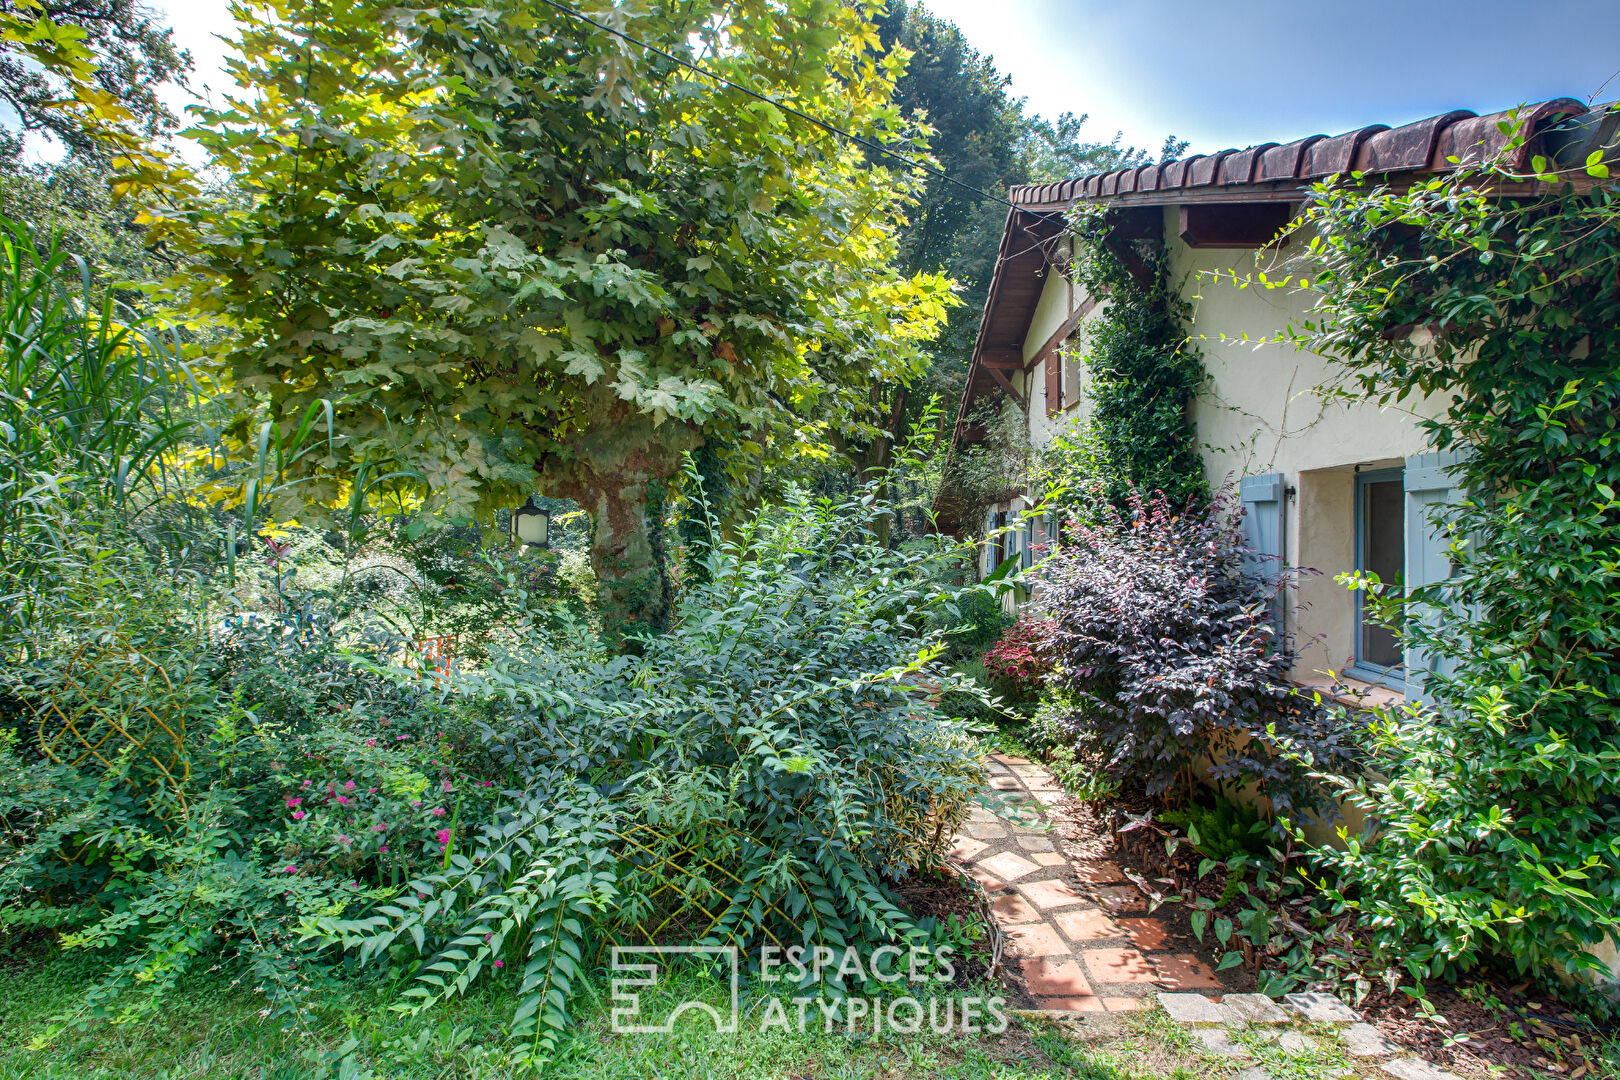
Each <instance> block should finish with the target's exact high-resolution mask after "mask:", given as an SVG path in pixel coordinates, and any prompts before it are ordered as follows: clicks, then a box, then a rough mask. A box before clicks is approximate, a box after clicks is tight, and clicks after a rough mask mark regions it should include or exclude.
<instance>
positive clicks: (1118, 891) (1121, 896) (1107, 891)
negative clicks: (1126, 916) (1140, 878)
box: [1097, 885, 1147, 911]
mask: <svg viewBox="0 0 1620 1080" xmlns="http://www.w3.org/2000/svg"><path fill="white" fill-rule="evenodd" d="M1097 902H1098V903H1099V904H1101V905H1102V906H1103V907H1105V908H1107V909H1108V910H1109V911H1143V910H1146V908H1147V897H1145V896H1143V895H1142V894H1141V893H1139V892H1137V891H1136V889H1135V887H1134V886H1131V885H1103V886H1100V887H1099V888H1098V889H1097Z"/></svg>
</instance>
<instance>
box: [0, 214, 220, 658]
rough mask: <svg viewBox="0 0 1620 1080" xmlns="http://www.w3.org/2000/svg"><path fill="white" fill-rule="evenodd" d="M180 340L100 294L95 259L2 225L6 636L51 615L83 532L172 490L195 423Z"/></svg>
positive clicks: (0, 574)
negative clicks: (48, 585)
mask: <svg viewBox="0 0 1620 1080" xmlns="http://www.w3.org/2000/svg"><path fill="white" fill-rule="evenodd" d="M183 377H184V370H183V368H182V367H181V366H180V365H179V364H178V362H177V361H176V359H175V357H174V354H173V351H172V350H171V348H170V347H169V343H168V342H167V341H166V340H164V338H163V337H162V336H160V335H159V334H156V333H153V332H151V331H149V330H148V329H147V328H146V327H145V326H144V325H143V324H142V323H141V322H140V320H138V319H136V318H134V317H133V316H132V315H131V314H130V313H129V312H128V311H127V310H125V309H122V308H120V307H119V306H118V305H116V304H115V302H114V301H113V300H112V298H111V297H107V296H102V297H101V298H100V299H99V300H98V299H96V297H95V293H94V291H93V288H92V283H91V270H90V266H89V264H87V263H85V262H84V261H83V260H80V259H76V258H74V257H72V256H70V255H69V254H67V253H66V252H64V251H63V250H61V248H60V247H58V246H56V245H55V244H54V243H53V244H52V245H51V246H49V247H47V248H45V249H43V250H42V249H40V248H39V247H38V246H37V245H36V243H35V241H34V238H33V237H32V236H31V235H30V234H29V232H28V231H27V230H25V229H24V228H23V227H22V226H20V225H16V224H14V223H12V222H9V221H5V220H4V219H0V601H3V602H0V610H3V614H0V630H11V629H13V628H15V627H17V626H26V625H29V624H30V623H32V622H35V621H37V620H38V619H39V618H40V613H39V611H37V610H36V609H37V607H38V606H39V605H40V604H41V603H42V602H43V596H42V593H41V592H40V590H39V588H38V586H39V585H40V583H41V581H42V580H44V579H45V578H46V577H47V576H48V573H47V570H46V565H47V564H48V563H49V562H50V561H51V560H53V559H55V558H57V557H58V556H59V555H60V554H61V553H62V552H64V551H65V550H67V549H68V548H69V547H70V541H69V539H68V538H69V536H70V535H71V534H72V533H73V532H74V531H75V529H77V528H78V527H80V525H81V524H83V523H85V522H87V521H91V522H93V521H96V520H98V519H100V518H102V517H104V516H110V518H112V519H115V520H117V521H121V522H125V523H127V522H129V521H130V520H132V519H133V518H134V517H135V516H137V515H139V514H141V513H142V512H143V511H144V510H146V509H148V508H149V507H150V506H151V505H152V504H153V503H154V502H155V501H156V500H157V498H158V497H159V495H160V494H161V492H162V489H163V483H164V472H165V469H164V457H165V455H166V454H169V453H171V452H173V451H174V450H175V449H176V448H177V447H178V446H179V445H180V444H181V442H182V440H183V439H184V438H186V437H187V436H188V435H189V434H190V432H191V430H192V424H191V418H190V416H189V415H188V414H187V413H186V412H185V411H184V409H183V408H182V405H183V396H182V393H181V391H182V390H183V389H184V384H183V383H182V382H181V381H180V380H181V379H183Z"/></svg>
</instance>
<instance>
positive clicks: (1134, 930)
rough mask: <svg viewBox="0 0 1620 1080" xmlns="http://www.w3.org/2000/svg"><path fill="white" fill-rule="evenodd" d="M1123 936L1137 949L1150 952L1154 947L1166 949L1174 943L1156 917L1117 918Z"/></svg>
mask: <svg viewBox="0 0 1620 1080" xmlns="http://www.w3.org/2000/svg"><path fill="white" fill-rule="evenodd" d="M1118 922H1119V925H1120V928H1121V929H1123V930H1124V931H1125V936H1126V937H1128V938H1130V939H1131V944H1132V945H1135V946H1136V947H1137V948H1138V949H1142V950H1145V951H1147V952H1152V951H1153V950H1154V949H1168V948H1171V947H1172V946H1174V945H1175V944H1176V940H1175V939H1174V938H1173V937H1171V936H1170V932H1169V931H1168V930H1166V929H1165V926H1164V924H1163V923H1162V922H1160V921H1159V920H1158V919H1153V918H1147V919H1125V918H1121V919H1119V920H1118Z"/></svg>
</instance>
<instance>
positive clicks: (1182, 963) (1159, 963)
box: [1153, 953, 1222, 990]
mask: <svg viewBox="0 0 1620 1080" xmlns="http://www.w3.org/2000/svg"><path fill="white" fill-rule="evenodd" d="M1153 968H1154V970H1155V971H1156V972H1157V973H1158V976H1159V985H1160V986H1163V987H1164V988H1165V989H1167V990H1220V989H1221V988H1222V986H1221V980H1220V978H1219V977H1218V976H1217V975H1216V974H1215V972H1214V970H1213V969H1211V968H1210V967H1209V965H1208V964H1205V963H1204V962H1203V961H1202V960H1200V959H1198V957H1197V956H1196V955H1194V954H1193V953H1174V954H1160V955H1158V956H1155V957H1154V958H1153Z"/></svg>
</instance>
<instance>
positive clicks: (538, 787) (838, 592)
mask: <svg viewBox="0 0 1620 1080" xmlns="http://www.w3.org/2000/svg"><path fill="white" fill-rule="evenodd" d="M887 512H888V508H886V507H884V506H882V504H880V503H877V502H875V500H874V499H873V498H872V495H871V492H870V491H868V492H866V493H865V494H864V495H863V497H861V498H858V499H855V500H852V501H849V502H846V503H842V504H834V503H831V502H817V501H814V500H811V499H810V498H808V497H807V496H803V495H800V496H798V497H796V498H795V499H794V500H793V501H791V502H790V503H789V504H787V505H786V506H784V507H781V508H779V509H775V510H766V511H761V512H760V513H758V514H757V515H755V516H753V517H752V518H750V519H749V520H747V521H745V522H743V523H742V524H741V525H740V526H739V528H738V530H737V536H736V538H735V539H734V540H729V541H725V542H722V543H719V544H716V545H714V546H713V547H711V548H710V549H709V550H708V551H707V552H706V554H705V556H704V558H705V562H706V571H707V572H706V574H705V575H704V580H703V584H701V585H699V586H697V587H694V588H692V589H691V590H689V591H688V592H687V593H685V594H684V595H683V597H682V599H681V602H680V604H679V605H678V607H677V609H676V613H675V618H674V620H673V622H672V625H671V626H670V628H669V629H668V631H667V632H666V633H664V634H662V635H659V636H656V637H651V638H648V639H646V640H644V641H643V642H641V650H640V653H639V654H638V655H622V654H621V655H614V656H609V655H606V654H604V653H603V652H601V651H600V650H599V649H592V648H590V647H589V646H588V645H585V644H582V643H580V642H578V641H577V640H570V639H569V637H568V635H567V634H562V635H555V636H552V637H549V638H546V637H539V638H528V637H526V638H520V639H518V640H517V641H516V642H515V643H514V644H513V646H512V647H510V648H507V649H504V650H496V651H495V652H494V653H493V654H492V656H491V659H490V662H489V664H488V665H487V666H486V667H485V668H484V669H482V670H480V671H478V672H473V673H468V674H465V675H462V676H460V677H459V678H457V679H455V681H454V683H453V690H454V693H455V694H456V695H457V696H458V697H462V698H465V699H468V700H470V701H474V702H483V703H485V704H484V706H483V708H484V709H485V710H486V714H485V719H483V720H482V722H481V727H482V731H483V737H484V740H485V744H486V746H485V752H486V753H488V754H489V755H491V756H492V757H493V758H494V760H495V761H497V762H499V763H500V764H501V767H502V768H504V769H506V770H510V773H511V775H512V777H513V780H512V787H513V788H514V789H515V790H514V791H513V792H512V793H511V798H512V801H511V802H509V803H508V804H507V805H506V806H505V807H504V808H503V809H502V811H501V812H500V813H499V814H497V815H496V816H494V817H493V818H491V819H488V820H486V822H485V823H484V824H483V825H482V826H480V830H479V835H478V838H477V840H476V841H475V842H474V844H473V846H472V847H471V848H470V849H469V850H467V851H465V852H456V853H452V854H451V855H450V856H448V858H447V862H446V866H445V867H444V868H443V869H442V870H438V871H436V872H434V873H432V874H419V875H417V876H415V877H413V878H412V879H411V880H410V881H409V883H408V885H407V888H406V890H405V892H404V893H402V894H401V895H400V896H398V897H397V898H395V899H394V900H393V901H392V903H391V904H389V905H385V906H383V907H381V908H379V909H377V911H376V913H375V914H372V915H369V916H367V917H365V918H360V919H352V918H351V919H327V920H319V921H318V923H317V924H318V925H319V926H320V927H321V928H323V930H324V932H325V933H326V934H328V935H330V936H331V937H332V938H333V939H335V940H338V941H341V942H343V943H344V944H345V945H347V946H350V947H355V948H358V949H359V951H360V956H361V957H362V958H364V959H371V958H376V957H379V956H383V955H386V954H388V952H389V951H390V950H393V949H398V948H400V947H402V946H403V947H407V948H409V949H410V950H411V951H412V952H414V953H417V954H420V955H421V957H422V963H421V965H420V966H419V967H418V968H417V969H416V975H417V981H418V985H417V986H416V987H415V988H413V989H412V990H411V991H410V992H409V995H408V997H409V999H411V1000H409V1007H410V1008H411V1009H413V1010H416V1009H420V1008H425V1007H427V1006H429V1005H432V1004H435V1003H437V1002H439V1001H441V1000H443V999H445V998H447V997H452V996H458V995H461V994H464V993H466V992H467V991H468V990H469V989H470V988H471V987H472V986H473V985H475V984H476V983H477V981H478V980H479V978H480V976H481V975H482V974H484V973H486V972H489V971H492V970H495V968H496V966H497V964H502V965H504V964H505V963H507V962H510V963H512V965H513V966H514V967H517V966H520V965H521V966H522V968H523V972H524V974H523V991H522V996H521V999H520V1002H519V1005H518V1008H517V1011H516V1013H515V1016H514V1028H513V1030H514V1033H515V1035H516V1036H517V1037H518V1038H519V1039H520V1040H521V1041H522V1042H524V1043H525V1045H527V1046H530V1047H532V1048H533V1049H534V1050H535V1051H536V1052H541V1053H550V1052H551V1051H552V1050H554V1048H555V1047H556V1045H557V1040H558V1038H559V1037H560V1036H561V1034H562V1032H563V1030H564V1027H565V1025H566V1023H567V1021H568V1017H569V1015H570V1011H571V1009H572V1005H571V999H572V997H573V996H574V994H575V992H576V991H577V989H578V986H579V984H580V980H581V978H582V972H583V971H584V969H585V968H586V967H587V966H588V965H589V964H590V963H592V962H594V959H595V958H596V957H598V956H599V955H600V953H601V951H602V950H604V949H605V948H606V947H607V945H608V944H609V943H612V942H630V941H637V940H646V939H648V938H653V939H657V938H658V937H660V935H668V934H672V933H673V934H679V935H680V940H682V941H691V942H704V943H714V944H739V945H753V944H757V943H763V942H774V943H777V944H784V945H796V944H806V945H815V944H829V945H834V944H835V945H846V944H856V943H859V942H871V943H879V942H891V941H901V942H906V941H921V940H926V939H927V937H928V935H929V933H930V931H929V930H927V929H926V928H924V927H922V926H920V925H918V924H917V923H915V922H914V921H913V920H912V919H911V918H910V917H909V916H908V915H906V914H905V913H904V912H903V911H901V910H900V909H899V907H898V906H897V904H896V900H895V897H894V894H893V893H892V892H891V889H890V886H891V885H892V884H893V883H895V882H897V881H899V880H900V879H902V878H903V877H905V876H906V875H907V874H909V873H911V872H913V871H916V870H918V869H921V868H925V867H933V866H935V865H937V864H938V863H939V861H940V859H941V858H942V856H943V851H944V848H945V846H946V845H947V844H948V842H949V838H950V837H951V835H952V834H953V832H954V830H955V828H956V826H957V825H958V824H959V823H960V822H961V821H962V820H964V819H965V817H966V815H967V811H968V806H969V802H970V800H971V798H972V796H973V794H974V793H975V792H976V791H977V790H978V788H979V786H980V785H981V782H982V777H981V769H980V766H979V764H978V762H977V759H976V754H975V746H974V743H973V741H972V740H971V739H970V738H969V737H968V736H967V734H966V732H965V731H964V729H963V726H962V725H961V724H958V723H954V722H951V721H947V720H944V719H942V718H940V717H939V716H938V715H937V714H936V713H935V711H934V710H933V709H932V708H931V707H930V706H928V705H927V704H925V703H924V700H923V695H924V694H925V693H926V691H927V689H928V688H931V687H932V686H935V685H938V686H942V687H945V688H951V687H953V686H955V685H956V684H957V682H958V680H956V679H954V678H953V677H951V676H950V675H949V674H948V673H946V672H944V671H943V670H940V669H938V668H937V667H936V666H935V665H934V664H933V663H932V661H931V657H932V656H933V655H934V654H935V653H936V652H937V650H938V648H939V644H940V642H941V640H942V636H943V635H942V632H941V631H938V630H930V629H929V625H930V622H931V620H930V617H929V616H930V609H931V608H933V607H935V606H938V605H939V604H941V603H943V602H944V597H945V596H946V594H945V593H942V592H941V591H940V590H939V589H938V588H937V587H936V586H935V584H934V582H935V579H936V577H937V575H938V573H939V568H940V565H941V564H948V563H954V562H955V561H956V560H958V559H960V558H961V557H962V552H961V551H959V550H958V549H957V548H956V547H955V546H954V545H952V544H950V543H949V542H947V541H944V540H943V539H941V540H938V541H936V542H935V543H934V544H933V545H932V547H931V548H930V549H929V550H927V551H918V550H910V551H893V550H890V549H888V548H886V547H885V546H883V545H882V544H881V543H880V542H878V541H877V538H876V534H875V522H876V521H877V519H878V518H880V517H881V516H882V515H883V514H885V513H887ZM519 792H521V795H520V794H519Z"/></svg>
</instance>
